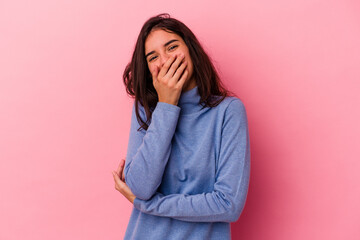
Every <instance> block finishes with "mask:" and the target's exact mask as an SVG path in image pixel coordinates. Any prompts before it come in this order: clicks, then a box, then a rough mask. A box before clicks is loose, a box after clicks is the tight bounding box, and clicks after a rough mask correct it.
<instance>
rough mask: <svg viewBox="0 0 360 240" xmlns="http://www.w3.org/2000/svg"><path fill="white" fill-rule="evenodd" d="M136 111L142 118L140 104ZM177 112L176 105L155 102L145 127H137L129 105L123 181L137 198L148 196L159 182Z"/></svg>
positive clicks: (178, 110)
mask: <svg viewBox="0 0 360 240" xmlns="http://www.w3.org/2000/svg"><path fill="white" fill-rule="evenodd" d="M139 111H140V116H141V117H142V119H143V120H144V121H145V120H146V118H145V110H144V108H143V107H142V106H141V105H140V104H139ZM179 114H180V107H178V106H176V105H172V104H168V103H164V102H158V103H157V105H156V107H155V109H154V111H153V113H152V116H151V123H150V125H149V127H148V129H147V130H146V131H145V130H144V129H141V130H139V131H138V128H140V125H139V123H138V121H137V118H136V114H135V103H134V105H133V108H132V116H131V126H130V134H129V142H128V149H127V154H126V161H125V168H124V174H125V182H126V184H127V185H128V187H129V188H130V190H131V191H132V193H133V194H134V195H135V196H136V197H137V198H138V199H143V200H147V199H150V198H151V196H152V195H154V193H155V192H156V190H157V188H158V187H159V185H160V184H161V180H162V176H163V173H164V169H165V166H166V164H167V161H168V159H169V156H170V151H171V139H172V137H173V135H174V133H175V129H176V125H177V121H178V118H179Z"/></svg>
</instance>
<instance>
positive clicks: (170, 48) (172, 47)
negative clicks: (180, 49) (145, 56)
mask: <svg viewBox="0 0 360 240" xmlns="http://www.w3.org/2000/svg"><path fill="white" fill-rule="evenodd" d="M176 47H177V45H174V46H171V47H169V50H172V49H174V48H176Z"/></svg>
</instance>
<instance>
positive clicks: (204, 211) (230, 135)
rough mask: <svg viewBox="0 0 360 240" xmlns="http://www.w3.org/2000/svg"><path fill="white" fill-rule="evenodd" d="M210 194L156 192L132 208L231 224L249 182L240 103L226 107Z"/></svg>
mask: <svg viewBox="0 0 360 240" xmlns="http://www.w3.org/2000/svg"><path fill="white" fill-rule="evenodd" d="M221 138H222V139H221V147H220V154H219V162H218V168H217V170H216V179H215V183H214V190H213V191H212V192H206V193H201V194H195V195H188V194H170V195H163V194H162V193H159V192H156V193H155V195H154V196H153V197H152V198H151V199H149V200H147V201H144V200H141V199H139V198H135V200H134V207H135V208H137V209H139V210H140V211H142V212H144V213H147V214H151V215H157V216H163V217H171V218H174V219H177V220H182V221H190V222H234V221H237V220H238V218H239V217H240V215H241V212H242V210H243V208H244V206H245V202H246V197H247V192H248V186H249V178H250V139H249V131H248V121H247V115H246V110H245V107H244V105H243V103H242V102H241V101H239V100H238V101H237V100H233V101H232V102H231V103H230V104H229V105H228V107H227V109H226V112H225V117H224V122H223V125H222V134H221Z"/></svg>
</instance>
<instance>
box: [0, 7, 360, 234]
mask: <svg viewBox="0 0 360 240" xmlns="http://www.w3.org/2000/svg"><path fill="white" fill-rule="evenodd" d="M162 12H168V13H170V14H171V15H172V16H173V17H175V18H178V19H179V20H181V21H183V22H184V23H185V24H186V25H188V27H189V28H190V29H192V30H193V32H194V33H195V35H196V36H197V37H198V38H199V40H200V41H201V43H202V44H203V45H204V47H205V49H206V50H207V52H208V53H209V55H210V56H211V57H212V59H213V60H214V64H215V65H216V67H217V69H218V70H219V72H220V74H221V77H222V79H223V81H224V83H225V85H226V86H227V87H228V88H230V89H231V90H233V91H234V92H236V93H237V94H238V95H239V96H240V98H241V99H242V100H243V102H244V104H245V106H246V109H247V113H248V120H249V130H250V135H251V136H250V138H251V151H252V152H251V154H252V159H251V161H252V162H251V164H252V165H251V179H250V188H249V194H248V198H247V202H246V206H245V209H244V211H243V213H242V215H241V217H240V219H239V221H237V222H236V223H232V235H233V239H267V240H272V239H274V240H275V239H276V240H288V239H292V240H297V239H298V240H303V239H328V240H332V239H347V240H352V239H354V240H355V239H360V227H359V222H360V205H359V203H360V184H359V183H360V174H359V170H360V163H359V159H360V158H359V156H360V150H359V149H360V146H359V143H360V139H359V136H360V127H359V125H358V124H359V122H360V113H359V112H360V111H359V110H360V107H359V104H360V97H359V90H360V83H359V80H360V44H359V43H360V5H359V2H358V1H357V0H353V1H351V0H337V1H334V0H305V1H304V0H297V1H288V0H275V1H265V0H260V1H231V2H229V1H209V0H207V1H193V0H191V1H188V0H185V1H180V2H179V1H172V2H170V1H156V0H154V1H127V2H126V3H124V2H121V1H74V0H71V1H70V0H66V1H63V0H62V1H48V0H43V1H40V0H36V1H1V2H0V33H1V34H0V68H1V70H0V133H1V134H0V159H1V161H0V190H1V191H0V226H1V230H0V239H1V240H13V239H27V240H35V239H36V240H38V239H53V240H57V239H88V240H91V239H94V240H95V239H122V238H123V236H124V233H125V230H126V226H127V223H128V220H129V217H130V213H131V209H132V205H131V203H130V202H128V201H127V200H126V199H125V198H124V197H123V196H122V195H121V194H120V193H119V192H117V191H116V190H115V189H114V181H113V177H112V175H111V171H112V170H115V169H116V168H117V166H118V163H119V161H120V159H121V158H123V157H125V155H126V150H127V143H128V134H129V126H130V114H131V106H132V99H130V98H129V97H128V96H127V95H126V93H125V89H124V86H123V83H122V78H121V77H122V73H123V70H124V67H125V64H126V63H127V62H128V61H129V60H130V56H131V54H132V51H133V47H134V44H135V40H136V38H137V35H138V33H139V31H140V28H141V26H142V24H143V23H144V22H145V21H146V20H147V19H148V18H149V17H151V16H154V15H156V14H158V13H162Z"/></svg>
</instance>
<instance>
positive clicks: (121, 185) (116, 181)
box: [113, 171, 124, 187]
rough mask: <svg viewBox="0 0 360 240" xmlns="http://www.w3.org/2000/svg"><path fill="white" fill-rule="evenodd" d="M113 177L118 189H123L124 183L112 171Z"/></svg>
mask: <svg viewBox="0 0 360 240" xmlns="http://www.w3.org/2000/svg"><path fill="white" fill-rule="evenodd" d="M113 177H114V180H115V183H116V184H117V185H118V187H123V184H124V182H123V181H121V180H120V178H119V175H117V173H116V172H115V171H113Z"/></svg>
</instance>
